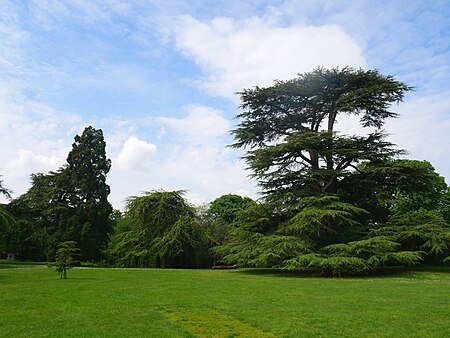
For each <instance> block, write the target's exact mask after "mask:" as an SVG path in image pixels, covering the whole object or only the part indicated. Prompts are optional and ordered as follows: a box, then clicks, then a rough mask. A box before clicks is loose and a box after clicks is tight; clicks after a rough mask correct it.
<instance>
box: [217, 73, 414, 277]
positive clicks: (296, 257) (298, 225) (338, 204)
mask: <svg viewBox="0 0 450 338" xmlns="http://www.w3.org/2000/svg"><path fill="white" fill-rule="evenodd" d="M408 90H410V87H408V86H407V85H405V84H403V83H401V82H398V81H396V80H395V79H394V78H393V77H392V76H383V75H381V74H379V73H378V72H377V71H373V70H369V71H364V70H361V69H359V70H354V69H352V68H344V69H331V70H328V69H323V68H317V69H315V70H314V71H312V72H309V73H304V74H300V75H299V76H298V77H297V78H295V79H293V80H289V81H277V82H276V83H275V84H274V85H273V86H272V87H268V88H260V87H255V88H253V89H247V90H244V91H242V92H241V93H239V94H240V96H241V100H242V108H243V109H244V112H242V113H241V114H239V115H238V118H239V119H240V120H241V121H240V122H239V124H238V126H237V128H236V129H235V130H233V131H232V133H233V134H234V137H235V140H236V142H235V143H234V144H233V145H232V146H233V147H237V148H241V147H242V148H246V149H247V153H246V155H245V156H244V159H245V160H246V162H247V164H248V166H249V169H250V170H252V172H253V177H255V178H256V180H257V181H258V183H259V184H260V186H261V187H262V189H263V194H264V196H265V201H266V203H263V204H261V207H259V208H257V209H259V212H256V213H254V214H253V215H250V218H248V219H247V220H246V219H245V218H243V219H242V222H243V223H242V225H241V226H240V227H236V228H235V229H234V230H233V231H232V232H231V233H232V237H233V238H232V240H231V241H230V242H229V243H227V244H225V245H222V246H219V247H217V248H215V250H216V252H219V253H221V254H222V256H223V260H224V261H226V262H227V263H233V262H234V263H238V264H241V265H243V266H280V267H284V268H286V269H298V270H305V269H308V268H314V269H318V270H320V271H322V272H325V273H332V274H343V273H363V272H368V271H371V270H373V269H376V268H379V267H380V266H382V265H384V264H392V263H396V262H397V263H402V264H414V263H417V262H418V261H420V259H421V254H420V252H410V251H401V249H402V248H401V245H400V244H399V243H398V242H395V241H394V240H393V239H391V238H387V237H383V236H378V237H370V234H369V227H370V224H371V222H372V220H373V217H372V215H371V214H370V212H368V211H366V210H364V209H363V208H361V207H359V205H358V203H355V204H356V205H355V204H352V199H351V198H348V199H347V200H346V199H345V197H349V194H348V193H347V192H348V191H349V190H348V189H347V185H348V182H349V181H351V178H352V177H353V176H355V175H359V174H361V176H362V177H363V178H366V176H365V175H364V173H363V171H362V170H361V167H362V166H368V167H369V166H378V167H379V166H380V165H381V164H385V163H387V162H389V161H391V159H392V158H393V157H394V156H395V155H398V154H401V153H402V151H401V150H396V149H395V148H394V145H393V144H391V143H390V142H388V141H386V140H385V134H384V132H383V131H382V130H381V128H382V127H383V125H384V122H385V120H386V119H387V118H393V117H396V116H397V113H395V112H394V111H391V105H392V104H393V103H398V102H400V101H401V100H402V99H403V96H404V94H405V92H406V91H408ZM344 115H356V116H359V117H360V125H361V126H362V127H373V128H375V130H374V131H370V132H368V134H367V136H356V135H350V136H347V135H340V134H338V132H337V131H336V130H335V125H336V122H337V121H338V120H339V119H340V118H341V117H342V116H344ZM358 188H359V189H364V186H362V185H359V186H358ZM357 197H359V196H357ZM361 204H362V203H361ZM257 209H255V210H257Z"/></svg>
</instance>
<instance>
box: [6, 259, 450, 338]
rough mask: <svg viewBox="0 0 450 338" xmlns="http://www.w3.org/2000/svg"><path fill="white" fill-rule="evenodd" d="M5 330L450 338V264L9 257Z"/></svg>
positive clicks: (18, 333) (11, 333) (19, 333)
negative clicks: (410, 267)
mask: <svg viewBox="0 0 450 338" xmlns="http://www.w3.org/2000/svg"><path fill="white" fill-rule="evenodd" d="M0 304H1V305H0V337H450V269H447V268H441V269H428V270H417V271H397V272H395V273H394V272H392V273H389V274H384V275H382V276H375V277H363V278H326V277H316V276H305V275H301V274H294V273H285V272H282V271H277V270H252V269H248V270H246V269H242V270H241V269H238V270H170V269H104V268H75V269H72V270H70V271H69V279H67V280H62V279H60V278H59V275H58V274H56V273H55V272H54V270H53V269H51V268H47V267H45V266H43V265H27V264H7V263H5V262H2V263H1V264H0Z"/></svg>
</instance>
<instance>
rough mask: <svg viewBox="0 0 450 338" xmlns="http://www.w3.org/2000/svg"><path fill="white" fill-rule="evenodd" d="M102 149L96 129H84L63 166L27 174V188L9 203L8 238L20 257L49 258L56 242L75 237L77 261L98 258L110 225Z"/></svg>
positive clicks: (106, 163) (106, 165)
mask: <svg viewBox="0 0 450 338" xmlns="http://www.w3.org/2000/svg"><path fill="white" fill-rule="evenodd" d="M105 147H106V145H105V141H104V139H103V132H102V131H101V130H97V129H94V128H92V127H87V128H85V130H84V132H83V134H82V135H81V136H78V135H77V136H75V142H74V143H73V147H72V150H71V151H70V153H69V155H68V158H67V164H66V165H64V166H62V167H61V168H59V169H58V170H56V171H50V172H49V173H47V174H43V173H36V174H32V175H31V184H32V185H31V188H30V189H29V190H28V191H27V192H26V193H25V194H23V195H22V196H20V197H18V198H16V199H14V200H12V201H11V203H10V204H9V205H8V210H9V211H10V212H11V213H12V214H13V215H14V216H15V218H16V219H17V222H16V226H15V229H14V230H15V231H14V232H11V233H10V235H9V238H8V240H7V241H8V243H9V245H13V246H14V247H15V250H17V251H16V252H18V253H19V254H20V257H21V259H32V260H53V259H54V256H55V254H56V252H57V250H58V244H59V243H61V242H65V241H76V242H77V243H78V244H79V245H80V247H81V257H82V259H84V260H94V261H98V260H100V258H101V252H102V250H104V249H106V247H107V241H108V239H109V234H110V232H111V229H112V219H111V217H110V215H111V214H112V207H111V205H110V204H109V202H108V200H107V197H108V194H109V186H108V185H107V184H106V175H107V173H108V171H109V169H110V167H111V161H110V160H109V159H107V158H106V152H105Z"/></svg>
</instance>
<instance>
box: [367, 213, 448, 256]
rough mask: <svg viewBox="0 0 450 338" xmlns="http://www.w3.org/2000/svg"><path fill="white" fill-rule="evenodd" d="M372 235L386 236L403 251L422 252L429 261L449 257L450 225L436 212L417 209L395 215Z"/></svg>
mask: <svg viewBox="0 0 450 338" xmlns="http://www.w3.org/2000/svg"><path fill="white" fill-rule="evenodd" d="M372 233H373V235H384V236H388V237H389V238H391V239H392V240H394V241H396V242H398V243H400V244H401V245H402V247H403V248H404V249H405V250H417V251H422V252H424V253H425V255H426V257H427V258H428V260H431V261H435V262H436V261H440V260H443V259H444V257H445V256H448V255H450V224H449V223H448V221H446V220H445V219H444V218H443V217H442V215H441V214H440V213H439V211H437V210H431V211H430V210H425V209H419V210H417V211H410V212H407V213H405V214H404V215H395V217H392V218H391V220H390V221H389V222H388V223H387V224H386V225H384V226H381V227H379V228H377V229H374V230H372Z"/></svg>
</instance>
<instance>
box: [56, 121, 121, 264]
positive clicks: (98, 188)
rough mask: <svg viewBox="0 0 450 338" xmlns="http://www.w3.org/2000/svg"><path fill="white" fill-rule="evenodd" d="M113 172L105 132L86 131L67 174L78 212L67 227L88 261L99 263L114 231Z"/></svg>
mask: <svg viewBox="0 0 450 338" xmlns="http://www.w3.org/2000/svg"><path fill="white" fill-rule="evenodd" d="M110 168H111V160H109V159H108V158H107V157H106V143H105V141H104V138H103V132H102V130H101V129H95V128H93V127H91V126H89V127H86V128H85V129H84V131H83V133H82V134H81V136H78V135H77V136H75V142H74V143H73V145H72V150H71V151H70V153H69V155H68V157H67V167H66V168H65V171H64V174H65V175H67V180H68V182H69V186H68V196H67V202H68V205H69V206H70V207H72V208H73V209H74V210H75V213H74V215H73V216H72V217H71V219H70V220H69V224H68V226H69V227H72V228H73V229H72V230H71V231H72V235H73V239H75V240H76V241H77V242H78V243H79V244H80V247H81V253H82V257H83V259H86V260H99V259H100V257H101V250H103V249H106V246H107V241H108V236H109V233H110V232H111V229H112V225H111V219H110V215H111V214H112V211H113V209H112V206H111V204H110V203H109V202H108V195H109V193H110V188H109V186H108V185H107V184H106V175H107V174H108V172H109V169H110Z"/></svg>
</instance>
